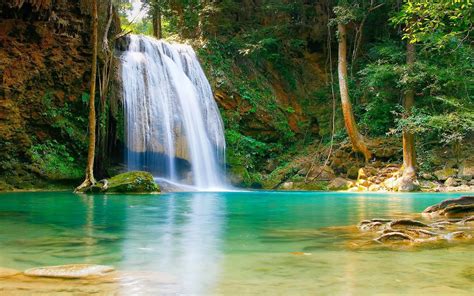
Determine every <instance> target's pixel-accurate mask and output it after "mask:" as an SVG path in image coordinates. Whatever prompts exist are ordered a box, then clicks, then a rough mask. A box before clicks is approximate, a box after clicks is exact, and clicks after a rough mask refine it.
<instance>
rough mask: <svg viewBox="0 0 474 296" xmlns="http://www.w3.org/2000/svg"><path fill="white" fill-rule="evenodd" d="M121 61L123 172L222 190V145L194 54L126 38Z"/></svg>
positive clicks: (219, 121) (143, 38) (180, 46)
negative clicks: (124, 170)
mask: <svg viewBox="0 0 474 296" xmlns="http://www.w3.org/2000/svg"><path fill="white" fill-rule="evenodd" d="M129 41H130V43H129V45H128V48H127V50H126V51H125V52H123V54H122V56H121V61H122V62H121V73H122V84H123V101H124V110H125V125H126V128H125V132H126V134H125V141H126V152H125V154H126V155H125V159H126V160H125V161H126V165H127V168H128V170H146V171H149V172H151V173H153V174H154V176H155V177H159V178H163V179H166V180H168V181H170V182H173V183H182V184H188V185H193V186H195V187H196V188H197V189H199V190H218V189H220V188H223V187H225V186H224V185H225V181H224V170H223V168H224V161H225V140H224V129H223V123H222V119H221V117H220V114H219V109H218V107H217V104H216V102H215V101H214V98H213V95H212V90H211V86H210V85H209V82H208V80H207V78H206V76H205V74H204V71H203V70H202V68H201V65H200V64H199V61H198V59H197V57H196V54H195V52H194V50H193V49H192V48H191V47H190V46H188V45H183V44H170V43H167V42H165V41H161V40H156V39H154V38H151V37H146V36H138V35H130V36H129Z"/></svg>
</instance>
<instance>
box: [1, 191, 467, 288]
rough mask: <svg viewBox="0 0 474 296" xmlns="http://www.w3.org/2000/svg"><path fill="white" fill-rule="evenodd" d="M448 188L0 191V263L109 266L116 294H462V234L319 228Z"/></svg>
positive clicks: (394, 210) (399, 212) (383, 213)
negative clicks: (125, 275)
mask: <svg viewBox="0 0 474 296" xmlns="http://www.w3.org/2000/svg"><path fill="white" fill-rule="evenodd" d="M457 196H459V194H348V193H315V192H304V193H303V192H229V193H175V194H163V195H109V196H103V195H98V196H81V195H74V194H71V193H6V194H0V267H6V268H15V269H21V270H23V269H26V268H30V267H35V266H43V265H57V264H68V263H95V264H108V265H113V266H115V267H116V268H117V269H118V270H119V271H126V272H130V273H131V274H133V273H134V272H135V273H136V274H137V278H136V279H135V280H133V281H130V282H128V283H126V284H124V285H123V287H122V288H121V289H123V291H122V292H123V293H124V294H140V293H141V294H144V295H146V294H148V293H150V294H155V292H156V291H159V292H161V293H162V294H166V295H167V294H170V295H176V294H180V295H368V294H369V295H371V294H378V295H380V294H385V295H392V294H414V295H415V294H419V293H420V291H423V293H430V294H436V295H463V294H466V295H469V294H471V295H472V293H474V256H473V254H474V253H473V251H474V247H473V245H472V244H453V245H452V246H448V247H444V248H417V249H414V250H380V249H354V248H350V247H348V246H349V245H350V242H349V238H348V237H347V236H344V235H339V234H338V233H337V232H331V231H327V229H326V228H327V227H333V226H344V225H351V224H357V223H358V222H359V221H360V220H362V219H366V218H373V217H403V216H404V215H407V214H410V213H414V212H420V211H422V210H423V209H424V208H425V207H427V206H429V205H431V204H434V203H437V202H439V201H441V200H443V199H446V198H453V197H457ZM295 252H298V253H295ZM302 253H304V254H302ZM144 273H147V274H148V275H149V276H147V277H146V279H142V280H141V279H140V276H139V274H144ZM150 275H152V276H150ZM155 275H156V276H155ZM127 291H128V292H127ZM130 291H133V293H131V292H130ZM152 291H154V292H152Z"/></svg>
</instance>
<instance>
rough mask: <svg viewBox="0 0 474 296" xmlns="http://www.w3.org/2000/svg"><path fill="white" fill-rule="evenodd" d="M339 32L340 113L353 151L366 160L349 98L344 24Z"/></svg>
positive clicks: (366, 154) (365, 150) (365, 153)
mask: <svg viewBox="0 0 474 296" xmlns="http://www.w3.org/2000/svg"><path fill="white" fill-rule="evenodd" d="M337 28H338V32H339V51H338V55H339V57H338V74H339V91H340V93H341V104H342V113H343V115H344V124H345V126H346V130H347V134H348V135H349V139H350V140H351V143H352V148H353V149H354V151H358V152H361V153H362V154H363V155H364V157H365V161H366V162H368V161H369V160H370V159H371V158H372V153H371V152H370V150H369V148H368V147H367V144H366V143H365V139H364V137H363V136H362V135H361V134H360V133H359V129H358V128H357V124H356V122H355V117H354V112H353V111H352V104H351V101H350V98H349V89H348V85H347V41H346V26H345V25H344V24H338V25H337Z"/></svg>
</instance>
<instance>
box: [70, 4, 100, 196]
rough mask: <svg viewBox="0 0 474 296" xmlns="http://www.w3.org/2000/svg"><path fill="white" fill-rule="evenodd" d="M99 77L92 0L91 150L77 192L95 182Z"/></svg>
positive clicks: (95, 10)
mask: <svg viewBox="0 0 474 296" xmlns="http://www.w3.org/2000/svg"><path fill="white" fill-rule="evenodd" d="M96 77H97V0H93V2H92V68H91V84H90V98H89V150H88V154H87V167H86V178H85V180H84V182H82V184H81V185H79V186H78V187H77V188H76V190H75V191H76V192H81V191H83V190H84V189H86V188H87V187H89V186H91V185H93V184H95V179H94V155H95V129H96V119H95V84H96Z"/></svg>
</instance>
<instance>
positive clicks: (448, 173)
mask: <svg viewBox="0 0 474 296" xmlns="http://www.w3.org/2000/svg"><path fill="white" fill-rule="evenodd" d="M457 173H458V171H457V170H456V169H453V168H445V169H442V170H438V171H435V172H434V175H435V176H436V179H438V181H446V180H448V178H449V177H454V176H456V174H457Z"/></svg>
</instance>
